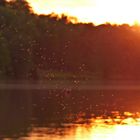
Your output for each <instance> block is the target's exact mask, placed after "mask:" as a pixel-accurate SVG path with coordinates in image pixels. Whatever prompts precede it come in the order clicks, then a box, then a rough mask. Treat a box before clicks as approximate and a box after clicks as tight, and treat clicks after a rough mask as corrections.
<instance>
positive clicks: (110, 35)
mask: <svg viewBox="0 0 140 140" xmlns="http://www.w3.org/2000/svg"><path fill="white" fill-rule="evenodd" d="M0 5H5V1H0ZM139 44H140V28H139V27H135V26H133V27H130V26H129V25H125V24H124V25H110V24H103V25H99V26H94V25H93V24H91V23H89V24H83V23H78V24H72V23H71V22H70V21H69V18H68V17H67V16H64V15H63V16H62V17H61V18H58V17H57V16H56V15H54V14H51V15H35V14H33V13H32V10H31V8H30V6H29V5H28V3H27V2H26V1H24V0H14V1H11V2H6V5H5V6H0V77H1V79H44V78H45V79H47V78H48V79H49V78H50V77H49V76H48V75H49V73H51V74H54V75H55V74H56V75H57V74H58V73H59V74H60V73H61V75H63V74H64V73H65V74H66V73H70V74H71V75H73V74H74V75H78V76H79V75H85V77H87V76H89V77H91V78H92V79H94V80H116V79H121V80H122V79H124V80H140V74H139V72H140V65H139V61H140V45H139ZM54 77H55V76H54ZM79 77H80V76H79ZM61 78H63V76H62V77H61ZM66 78H67V76H66Z"/></svg>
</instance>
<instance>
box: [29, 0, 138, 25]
mask: <svg viewBox="0 0 140 140" xmlns="http://www.w3.org/2000/svg"><path fill="white" fill-rule="evenodd" d="M28 2H30V3H31V6H32V7H33V9H34V11H35V12H36V13H39V14H42V13H43V14H49V13H52V12H55V13H57V14H62V13H65V14H67V15H70V16H76V17H77V18H78V19H79V21H82V22H94V23H95V24H101V23H105V22H111V23H118V24H122V23H128V24H133V23H134V22H139V21H140V14H139V13H140V8H139V5H140V1H139V0H78V1H75V0H69V1H68V0H67V1H66V0H61V1H58V0H36V1H35V0H28Z"/></svg>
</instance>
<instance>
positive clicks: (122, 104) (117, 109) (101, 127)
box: [0, 90, 140, 140]
mask: <svg viewBox="0 0 140 140" xmlns="http://www.w3.org/2000/svg"><path fill="white" fill-rule="evenodd" d="M132 93H135V94H133V96H132ZM139 100H140V94H139V91H133V92H132V91H125V92H124V91H100V90H99V91H83V90H82V91H71V90H61V91H59V90H47V91H46V90H43V91H40V90H39V91H37V90H35V91H33V90H31V91H28V90H27V91H20V90H17V91H16V90H13V91H8V90H7V91H1V93H0V138H1V139H3V140H15V139H17V140H93V139H94V140H130V139H131V140H132V139H135V140H139V139H140V134H139V131H140V113H139V112H140V108H139V105H140V102H139ZM130 112H131V113H130ZM135 137H136V138H135Z"/></svg>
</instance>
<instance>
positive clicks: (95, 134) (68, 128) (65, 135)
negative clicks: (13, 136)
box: [21, 118, 140, 140]
mask: <svg viewBox="0 0 140 140" xmlns="http://www.w3.org/2000/svg"><path fill="white" fill-rule="evenodd" d="M121 120H122V119H119V122H121ZM130 120H131V121H130ZM132 120H133V121H132ZM123 121H124V122H127V123H126V124H122V123H120V124H119V123H117V120H116V122H113V120H112V119H101V118H97V119H95V118H91V119H90V120H89V122H90V123H84V124H83V123H71V124H62V125H61V126H59V127H58V126H55V125H54V124H52V126H49V127H48V126H46V127H33V129H32V131H31V132H30V133H28V137H22V138H21V139H24V140H32V139H33V140H121V139H122V140H132V139H135V140H139V139H140V133H139V131H140V119H139V118H135V119H134V118H126V119H123ZM107 122H109V123H107ZM134 122H135V123H134Z"/></svg>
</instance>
